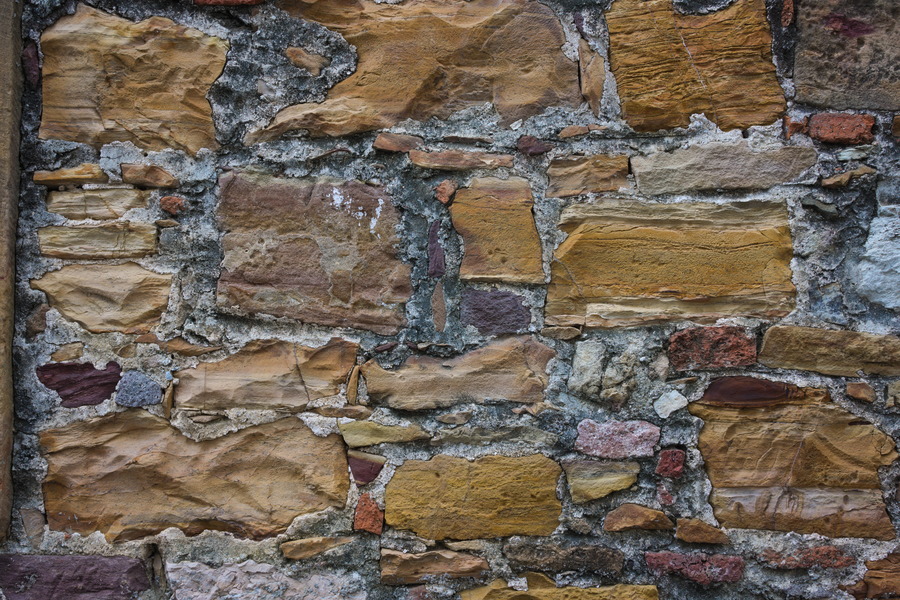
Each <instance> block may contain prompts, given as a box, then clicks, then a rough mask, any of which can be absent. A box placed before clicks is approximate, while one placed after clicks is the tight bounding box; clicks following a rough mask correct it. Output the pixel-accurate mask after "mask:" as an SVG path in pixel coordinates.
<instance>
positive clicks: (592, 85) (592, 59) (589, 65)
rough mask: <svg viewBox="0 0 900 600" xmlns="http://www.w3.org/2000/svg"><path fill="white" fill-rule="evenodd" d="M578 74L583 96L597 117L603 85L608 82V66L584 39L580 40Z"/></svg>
mask: <svg viewBox="0 0 900 600" xmlns="http://www.w3.org/2000/svg"><path fill="white" fill-rule="evenodd" d="M578 74H579V81H580V82H581V95H582V97H584V99H585V100H586V101H587V103H588V106H590V107H591V111H593V113H594V114H595V115H599V114H600V101H601V100H602V99H603V84H604V83H605V81H606V64H605V63H604V62H603V57H602V56H600V55H599V54H597V53H596V52H594V51H593V50H592V49H591V45H590V44H588V43H587V41H585V39H584V38H579V39H578Z"/></svg>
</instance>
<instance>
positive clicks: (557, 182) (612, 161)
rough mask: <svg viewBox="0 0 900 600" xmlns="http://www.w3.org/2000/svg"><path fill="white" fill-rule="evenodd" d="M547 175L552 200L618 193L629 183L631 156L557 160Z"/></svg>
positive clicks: (596, 156) (580, 157) (549, 195)
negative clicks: (590, 194)
mask: <svg viewBox="0 0 900 600" xmlns="http://www.w3.org/2000/svg"><path fill="white" fill-rule="evenodd" d="M547 175H548V177H550V186H549V187H548V188H547V196H548V197H551V198H565V197H568V196H579V195H581V194H589V193H591V192H610V191H616V190H618V189H619V188H621V187H624V186H625V185H627V184H628V157H627V156H622V155H605V154H598V155H595V156H572V157H568V158H557V159H554V160H553V161H551V162H550V168H549V169H547Z"/></svg>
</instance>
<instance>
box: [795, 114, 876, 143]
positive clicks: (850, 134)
mask: <svg viewBox="0 0 900 600" xmlns="http://www.w3.org/2000/svg"><path fill="white" fill-rule="evenodd" d="M874 126H875V117H873V116H872V115H848V114H845V113H819V114H817V115H813V116H812V117H810V118H809V135H810V137H812V138H814V139H817V140H819V141H820V142H828V143H829V144H868V143H869V142H871V141H872V140H874V139H875V136H874V135H873V134H872V128H873V127H874Z"/></svg>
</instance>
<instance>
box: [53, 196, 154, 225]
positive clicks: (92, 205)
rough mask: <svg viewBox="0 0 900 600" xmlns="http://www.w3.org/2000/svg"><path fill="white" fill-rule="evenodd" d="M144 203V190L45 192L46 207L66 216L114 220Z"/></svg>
mask: <svg viewBox="0 0 900 600" xmlns="http://www.w3.org/2000/svg"><path fill="white" fill-rule="evenodd" d="M146 206H147V193H146V192H142V191H140V190H129V189H120V188H112V189H108V190H74V191H70V192H50V193H49V194H47V210H48V211H50V212H52V213H56V214H58V215H62V216H64V217H65V218H67V219H78V220H80V219H97V220H105V219H118V218H119V217H121V216H122V215H124V214H125V213H126V212H128V211H129V210H131V209H134V208H144V207H146Z"/></svg>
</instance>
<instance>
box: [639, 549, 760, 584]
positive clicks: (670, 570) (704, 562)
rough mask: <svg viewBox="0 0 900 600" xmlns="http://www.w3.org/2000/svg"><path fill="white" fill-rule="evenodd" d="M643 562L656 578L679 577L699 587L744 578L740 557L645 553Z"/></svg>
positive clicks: (732, 581) (742, 560)
mask: <svg viewBox="0 0 900 600" xmlns="http://www.w3.org/2000/svg"><path fill="white" fill-rule="evenodd" d="M644 560H646V561H647V566H648V567H650V570H651V571H653V572H654V573H655V574H656V575H657V576H659V575H672V574H674V575H680V576H681V577H684V578H685V579H690V580H691V581H694V582H696V583H699V584H700V585H711V584H713V583H734V582H736V581H739V580H740V579H741V577H743V576H744V559H743V558H741V557H740V556H729V555H725V554H702V553H698V554H679V553H678V552H645V553H644Z"/></svg>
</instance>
